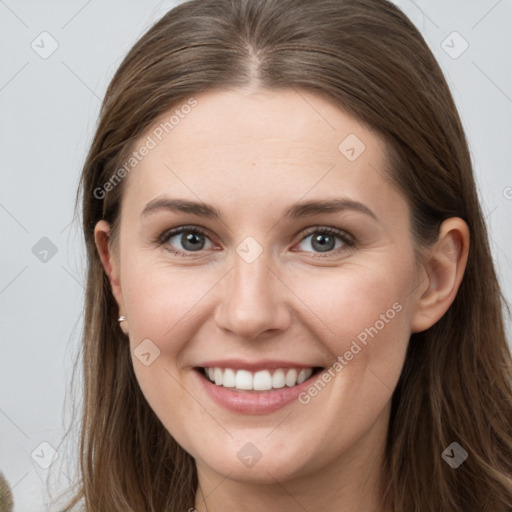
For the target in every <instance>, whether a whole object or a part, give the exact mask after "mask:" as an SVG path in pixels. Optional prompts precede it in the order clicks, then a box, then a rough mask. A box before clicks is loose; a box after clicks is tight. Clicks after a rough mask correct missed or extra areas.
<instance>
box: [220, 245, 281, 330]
mask: <svg viewBox="0 0 512 512" xmlns="http://www.w3.org/2000/svg"><path fill="white" fill-rule="evenodd" d="M234 259H235V261H234V265H233V268H232V269H231V271H230V272H229V273H228V275H227V276H226V277H225V279H224V280H223V281H224V286H223V287H222V289H221V290H219V292H220V295H219V297H220V298H219V304H218V306H217V308H216V311H215V322H216V324H217V326H218V327H219V328H221V329H223V330H227V331H230V332H231V333H232V334H234V335H236V336H238V337H240V338H242V339H246V340H254V339H257V338H259V337H263V336H264V335H265V334H266V333H267V332H273V333H274V334H276V333H277V332H279V331H284V330H286V329H287V327H288V326H289V324H290V318H291V315H290V309H289V303H288V300H287V297H289V296H290V294H291V292H290V290H289V289H288V287H287V286H286V284H285V283H284V282H283V280H282V279H280V278H279V277H278V275H276V272H275V271H274V270H273V269H272V268H271V267H270V266H269V264H268V263H269V262H268V260H267V258H265V256H264V255H263V254H262V255H260V257H259V258H257V259H256V261H253V262H251V263H247V262H246V261H244V260H243V259H242V258H240V257H238V255H235V258H234Z"/></svg>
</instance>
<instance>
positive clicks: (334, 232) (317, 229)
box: [155, 226, 356, 258]
mask: <svg viewBox="0 0 512 512" xmlns="http://www.w3.org/2000/svg"><path fill="white" fill-rule="evenodd" d="M184 232H190V233H194V234H199V235H203V236H205V237H207V238H209V237H208V234H207V233H206V231H205V230H203V229H201V228H199V227H196V226H181V227H179V228H176V229H172V230H170V231H166V232H164V233H163V234H162V235H160V236H159V237H158V238H157V240H155V243H156V244H157V245H158V246H165V244H166V243H167V242H168V241H169V240H170V239H171V238H172V237H173V236H176V235H179V234H181V233H184ZM314 233H322V234H327V235H331V236H337V237H339V238H340V239H341V241H342V242H343V244H344V246H345V247H338V249H336V250H332V251H328V252H326V253H312V255H313V257H314V258H328V257H332V255H333V254H338V253H339V252H340V251H343V250H345V251H346V250H348V249H352V248H354V247H355V246H356V241H355V239H354V238H353V237H352V235H349V234H348V233H347V232H346V231H342V230H341V229H336V228H330V227H322V226H313V227H311V228H308V229H307V230H306V232H305V233H304V235H303V237H302V238H301V240H300V242H299V243H301V242H303V241H304V240H305V239H306V238H308V236H310V235H312V234H314ZM164 248H165V250H167V251H169V252H171V253H172V254H175V255H177V256H178V255H179V256H182V257H193V256H194V252H196V251H188V252H187V251H180V250H176V249H170V248H169V247H164ZM197 252H200V251H197ZM295 252H301V251H295ZM304 252H310V251H304Z"/></svg>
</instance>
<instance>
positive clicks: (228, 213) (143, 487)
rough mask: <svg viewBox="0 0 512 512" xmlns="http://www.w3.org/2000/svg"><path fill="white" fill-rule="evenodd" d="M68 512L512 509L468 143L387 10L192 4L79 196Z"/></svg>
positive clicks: (119, 118)
mask: <svg viewBox="0 0 512 512" xmlns="http://www.w3.org/2000/svg"><path fill="white" fill-rule="evenodd" d="M79 193H81V195H82V201H83V227H84V234H85V239H86V245H87V251H88V264H89V267H88V268H89V270H88V283H87V297H86V315H85V325H86V328H85V331H84V336H83V340H84V346H83V362H84V385H85V398H84V411H83V413H84V416H83V423H82V443H81V466H80V469H81V474H82V481H81V484H80V490H79V492H78V493H77V494H76V496H75V498H74V499H73V500H72V503H70V505H69V506H68V507H67V508H66V510H72V509H73V506H74V505H76V504H79V503H83V504H84V507H85V510H87V511H94V512H98V511H104V510H108V511H109V512H114V511H121V510H123V511H124V510H134V511H137V512H142V511H155V512H156V511H158V512H161V511H164V510H166V511H167V510H168V511H184V510H197V511H199V512H205V511H210V512H211V511H231V510H248V511H256V510H276V511H277V510H279V511H280V510H287V511H294V510H310V511H312V510H325V511H331V510H332V511H339V510H347V511H355V510H374V511H378V512H391V511H395V512H398V511H400V512H410V511H422V512H423V511H436V512H439V511H445V510H446V511H451V512H454V511H463V510H464V511H468V510H471V511H493V512H506V511H510V510H512V482H511V477H512V414H511V413H512V392H511V379H510V377H511V375H512V364H511V356H510V351H509V348H508V346H507V342H506V339H505V333H504V321H503V317H502V307H503V299H502V295H501V292H500V289H499V285H498V282H497V278H496V274H495V271H494V268H493V263H492V258H491V254H490V251H489V244H488V239H487V233H486V228H485V224H484V220H483V216H482V212H481V209H480V206H479V203H478V198H477V192H476V188H475V182H474V179H473V174H472V166H471V161H470V156H469V151H468V147H467V143H466V139H465V135H464V132H463V129H462V126H461V123H460V119H459V116H458V114H457V111H456V108H455V105H454V102H453V100H452V97H451V94H450V91H449V89H448V86H447V84H446V81H445V79H444V77H443V75H442V72H441V70H440V68H439V66H438V65H437V63H436V61H435V59H434V57H433V55H432V53H431V52H430V50H429V49H428V47H427V45H426V44H425V42H424V40H423V38H422V37H421V35H420V34H419V33H418V31H417V30H416V29H415V27H414V26H413V25H412V24H411V23H410V21H409V20H407V18H406V17H405V16H404V15H403V14H402V13H401V12H400V11H399V10H398V9H397V8H396V7H395V6H393V5H392V4H391V3H389V2H387V1H385V0H352V1H348V0H347V1H343V0H315V1H313V0H309V1H305V0H246V1H241V0H202V1H199V0H192V1H190V2H186V3H184V4H181V5H179V6H178V7H176V8H175V9H173V10H172V11H170V12H169V13H168V14H167V15H165V16H164V17H163V18H162V19H161V20H160V21H159V22H158V23H156V25H154V26H153V27H152V28H151V29H150V30H149V31H148V32H147V33H146V34H145V35H144V36H143V37H142V38H141V39H140V40H139V41H138V42H137V44H136V45H135V46H134V47H133V48H132V50H131V51H130V52H129V54H128V55H127V57H126V58H125V60H124V61H123V63H122V64H121V66H120V68H119V70H118V71H117V73H116V75H115V76H114V78H113V80H112V82H111V84H110V86H109V88H108V90H107V93H106V97H105V101H104V104H103V107H102V111H101V119H100V123H99V126H98V128H97V132H96V135H95V137H94V140H93V143H92V146H91V149H90V152H89V155H88V158H87V161H86V163H85V166H84V169H83V174H82V181H81V190H80V191H79Z"/></svg>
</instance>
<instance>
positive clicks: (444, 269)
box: [411, 217, 469, 333]
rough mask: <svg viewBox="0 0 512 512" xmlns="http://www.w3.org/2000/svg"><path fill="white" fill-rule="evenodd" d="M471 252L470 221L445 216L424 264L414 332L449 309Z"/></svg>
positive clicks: (422, 328) (434, 320) (412, 324)
mask: <svg viewBox="0 0 512 512" xmlns="http://www.w3.org/2000/svg"><path fill="white" fill-rule="evenodd" d="M468 253H469V228H468V226H467V224H466V223H465V222H464V221H463V220H462V219H460V218H458V217H453V218H450V219H447V220H445V221H444V222H443V223H442V224H441V227H440V229H439V238H438V240H437V242H436V243H435V244H434V245H433V246H432V247H431V248H430V249H429V250H428V253H427V256H426V261H425V262H424V264H423V268H424V271H425V274H426V277H425V278H424V282H422V283H421V284H420V286H419V287H418V297H417V302H416V306H415V311H414V315H413V318H412V322H411V332H413V333H414V332H421V331H424V330H426V329H428V328H429V327H431V326H432V325H434V324H435V323H436V322H437V321H438V320H439V319H440V318H441V317H442V316H443V315H444V314H445V313H446V311H447V310H448V308H449V307H450V305H451V304H452V302H453V301H454V300H455V296H456V295H457V291H458V289H459V286H460V283H461V282H462V278H463V276H464V271H465V269H466V264H467V259H468Z"/></svg>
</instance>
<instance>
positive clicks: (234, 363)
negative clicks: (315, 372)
mask: <svg viewBox="0 0 512 512" xmlns="http://www.w3.org/2000/svg"><path fill="white" fill-rule="evenodd" d="M319 366H320V365H314V364H311V363H308V364H304V363H296V362H294V361H277V360H270V359H262V360H260V361H244V360H243V359H222V360H220V359H219V360H216V361H205V362H203V363H199V364H198V365H197V367H200V368H231V369H233V370H248V371H256V370H275V369H277V368H317V367H319Z"/></svg>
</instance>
